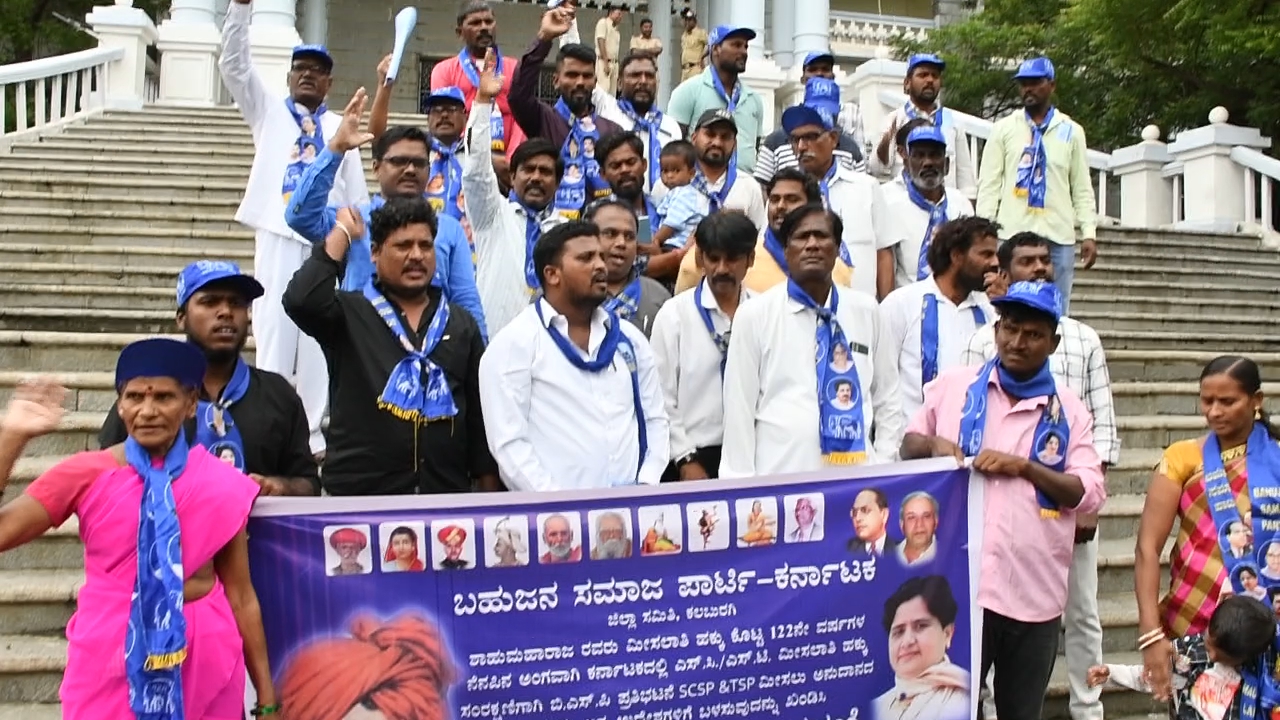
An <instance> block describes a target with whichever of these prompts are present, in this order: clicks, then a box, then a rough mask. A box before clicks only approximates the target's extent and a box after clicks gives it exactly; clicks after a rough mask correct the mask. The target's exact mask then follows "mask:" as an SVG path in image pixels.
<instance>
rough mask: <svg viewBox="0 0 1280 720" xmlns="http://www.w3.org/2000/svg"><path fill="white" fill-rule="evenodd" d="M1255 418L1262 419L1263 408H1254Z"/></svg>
mask: <svg viewBox="0 0 1280 720" xmlns="http://www.w3.org/2000/svg"><path fill="white" fill-rule="evenodd" d="M1253 419H1254V420H1261V419H1262V408H1254V409H1253Z"/></svg>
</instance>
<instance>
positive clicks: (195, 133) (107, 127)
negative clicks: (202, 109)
mask: <svg viewBox="0 0 1280 720" xmlns="http://www.w3.org/2000/svg"><path fill="white" fill-rule="evenodd" d="M135 129H136V125H133V124H130V123H120V122H117V121H107V119H106V118H95V119H93V120H92V121H91V122H87V123H80V124H75V125H67V126H65V127H63V128H62V130H61V131H60V132H59V133H58V134H57V137H60V138H67V139H71V138H74V139H76V140H79V141H84V142H90V141H96V142H102V141H111V140H124V139H133V138H137V137H140V136H141V137H160V138H165V139H177V140H181V139H182V138H186V139H187V142H188V143H200V144H202V145H203V144H217V143H241V142H247V143H250V144H252V143H253V133H252V132H250V131H249V125H248V124H247V123H245V122H244V121H243V120H241V121H239V122H236V123H227V122H219V123H217V124H215V125H209V126H206V125H205V124H204V119H203V118H202V119H201V121H200V123H199V124H193V123H190V122H188V123H187V124H185V125H184V124H182V123H157V124H156V125H154V126H152V127H148V128H147V130H146V132H145V133H142V134H141V135H139V134H138V133H136V132H134V130H135Z"/></svg>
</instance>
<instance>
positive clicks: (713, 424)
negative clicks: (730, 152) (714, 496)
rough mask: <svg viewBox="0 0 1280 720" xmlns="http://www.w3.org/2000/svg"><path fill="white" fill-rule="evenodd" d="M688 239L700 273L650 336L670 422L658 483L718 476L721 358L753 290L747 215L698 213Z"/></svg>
mask: <svg viewBox="0 0 1280 720" xmlns="http://www.w3.org/2000/svg"><path fill="white" fill-rule="evenodd" d="M693 242H694V244H695V246H696V247H697V252H696V253H694V255H695V256H696V257H697V262H698V267H699V269H700V270H701V271H702V275H703V278H704V279H703V280H701V281H700V282H699V283H698V285H697V287H696V288H694V289H692V290H686V291H684V292H682V293H680V294H679V295H677V296H676V297H675V298H673V299H671V301H669V302H668V303H666V304H665V305H663V306H662V309H661V310H659V311H658V317H657V319H655V320H654V323H653V335H652V337H651V338H650V341H651V342H652V343H653V355H654V358H655V360H656V361H657V365H658V376H659V377H660V378H661V379H662V390H663V395H664V396H665V397H666V403H667V416H668V418H669V419H670V423H671V457H672V463H671V466H670V467H668V468H667V471H666V473H665V474H664V475H663V477H662V480H663V482H672V481H676V480H702V479H706V478H713V477H717V476H719V474H720V457H721V449H722V444H723V441H724V399H723V397H722V386H723V384H724V368H725V360H726V358H727V354H728V352H729V339H730V336H731V329H732V326H733V318H734V316H735V315H736V314H737V313H738V309H739V308H740V307H741V306H742V303H744V302H746V301H747V300H749V299H750V298H751V297H752V296H753V295H754V293H752V292H751V291H749V290H747V289H746V288H744V287H743V286H742V280H743V278H745V277H746V275H747V271H748V270H749V269H750V268H751V263H752V262H753V261H754V260H755V256H756V252H755V247H756V227H755V225H752V224H751V221H750V220H748V219H747V218H746V216H745V215H742V214H740V213H718V214H716V215H712V216H710V217H708V218H705V219H703V221H702V222H700V223H698V228H697V229H696V230H694V233H693Z"/></svg>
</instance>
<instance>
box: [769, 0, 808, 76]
mask: <svg viewBox="0 0 1280 720" xmlns="http://www.w3.org/2000/svg"><path fill="white" fill-rule="evenodd" d="M769 1H770V3H771V6H770V11H771V17H770V22H769V39H770V40H771V41H772V45H773V61H774V62H775V63H777V65H778V67H779V68H780V69H782V70H790V69H791V66H792V65H794V64H796V63H798V62H800V61H802V60H803V59H804V58H803V56H801V57H796V55H795V52H794V49H795V32H796V29H795V26H796V20H795V13H794V11H793V10H792V8H791V4H790V3H789V2H787V0H769Z"/></svg>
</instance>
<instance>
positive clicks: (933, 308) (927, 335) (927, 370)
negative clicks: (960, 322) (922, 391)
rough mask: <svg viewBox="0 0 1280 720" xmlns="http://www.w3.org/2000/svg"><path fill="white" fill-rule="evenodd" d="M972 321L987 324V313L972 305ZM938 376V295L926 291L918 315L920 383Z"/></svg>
mask: <svg viewBox="0 0 1280 720" xmlns="http://www.w3.org/2000/svg"><path fill="white" fill-rule="evenodd" d="M969 310H970V311H971V312H973V323H974V324H975V325H977V326H978V327H982V326H983V325H986V324H987V315H986V313H984V312H982V308H981V307H979V306H977V305H974V306H973V307H971V308H969ZM936 377H938V296H937V295H934V294H933V293H926V294H925V296H924V300H923V308H921V315H920V385H921V386H924V385H925V384H927V383H928V382H930V381H931V380H933V379H934V378H936Z"/></svg>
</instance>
